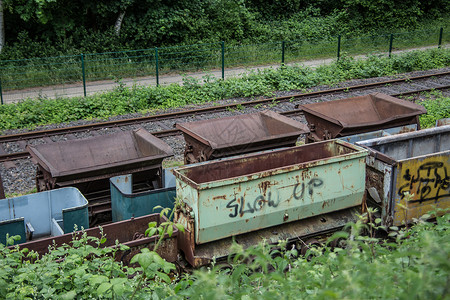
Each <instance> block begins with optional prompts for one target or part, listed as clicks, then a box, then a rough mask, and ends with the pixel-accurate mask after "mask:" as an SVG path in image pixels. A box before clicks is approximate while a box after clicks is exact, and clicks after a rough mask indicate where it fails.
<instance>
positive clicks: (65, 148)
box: [27, 128, 172, 226]
mask: <svg viewBox="0 0 450 300" xmlns="http://www.w3.org/2000/svg"><path fill="white" fill-rule="evenodd" d="M27 150H28V151H29V152H30V154H31V156H32V158H33V160H34V161H35V162H36V163H37V164H38V167H37V173H36V188H37V190H38V191H46V190H52V189H55V188H60V187H66V186H73V187H76V188H78V189H79V190H80V191H81V193H83V195H84V196H85V197H86V199H87V200H88V201H89V215H90V222H89V224H90V226H94V225H97V224H101V223H104V222H109V221H111V201H110V185H109V178H111V177H114V176H119V175H124V174H133V184H134V183H136V184H137V185H148V186H149V185H150V184H151V183H152V182H158V184H159V185H161V183H162V179H161V174H162V161H163V159H164V158H166V157H168V156H171V155H172V149H171V148H170V147H169V146H168V145H167V144H166V143H165V142H163V141H162V140H160V139H158V138H156V137H154V136H153V135H151V134H150V133H149V132H147V131H146V130H145V129H142V128H141V129H138V130H135V131H127V132H121V133H117V134H110V135H104V136H100V137H95V138H88V139H80V140H74V141H65V142H58V143H51V144H45V145H37V146H27ZM133 188H134V187H133Z"/></svg>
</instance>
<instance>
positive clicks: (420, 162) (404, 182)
mask: <svg viewBox="0 0 450 300" xmlns="http://www.w3.org/2000/svg"><path fill="white" fill-rule="evenodd" d="M449 154H450V151H449V152H447V153H439V154H436V155H428V156H425V157H418V158H415V159H407V160H404V161H400V162H398V165H397V172H396V173H397V174H396V186H395V198H394V202H395V207H394V225H400V224H404V223H410V222H411V221H412V219H413V218H419V217H421V216H422V215H424V214H426V213H428V212H429V211H432V210H435V209H436V208H443V209H446V208H450V156H449ZM405 192H409V193H410V194H411V195H412V197H411V199H409V201H407V198H406V197H405V195H404V193H405Z"/></svg>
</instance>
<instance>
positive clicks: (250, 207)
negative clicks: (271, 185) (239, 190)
mask: <svg viewBox="0 0 450 300" xmlns="http://www.w3.org/2000/svg"><path fill="white" fill-rule="evenodd" d="M239 199H240V201H239V202H238V201H237V199H236V198H234V199H233V200H231V201H230V202H228V204H227V208H232V209H233V212H232V213H230V214H229V216H230V218H235V217H237V216H238V215H239V216H241V217H242V216H243V215H245V214H246V213H251V214H253V213H255V212H257V211H260V210H261V209H263V207H265V206H266V205H267V206H269V207H277V206H278V204H280V198H279V197H278V196H277V200H276V201H274V200H272V192H269V193H268V196H267V199H266V198H265V197H264V196H263V195H259V196H258V197H256V198H255V200H254V201H253V202H252V201H249V202H247V208H245V204H246V202H245V199H244V197H240V198H239Z"/></svg>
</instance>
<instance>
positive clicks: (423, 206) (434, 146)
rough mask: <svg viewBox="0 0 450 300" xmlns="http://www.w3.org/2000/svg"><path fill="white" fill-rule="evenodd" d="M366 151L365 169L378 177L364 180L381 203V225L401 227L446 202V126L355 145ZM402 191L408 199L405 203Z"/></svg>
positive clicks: (449, 195)
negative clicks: (409, 199)
mask: <svg viewBox="0 0 450 300" xmlns="http://www.w3.org/2000/svg"><path fill="white" fill-rule="evenodd" d="M357 144H358V145H361V146H365V147H367V148H368V149H369V152H370V155H369V156H368V157H367V166H368V168H373V170H375V171H374V172H372V171H369V172H368V174H375V173H377V172H378V173H379V174H382V176H383V178H382V182H383V184H382V185H380V184H379V183H377V182H376V181H370V180H368V181H367V188H368V189H371V188H372V189H373V190H372V191H376V192H377V195H376V197H379V198H380V199H381V201H382V203H381V206H382V218H383V223H384V225H388V226H390V225H403V224H405V223H411V222H412V221H413V218H419V217H420V216H422V215H424V214H426V213H428V212H429V211H431V210H434V209H435V208H448V207H449V201H450V190H449V189H450V177H449V175H450V173H449V170H450V165H449V157H450V125H446V126H441V127H435V128H429V129H424V130H420V131H416V132H410V133H404V134H398V135H394V136H387V137H383V138H376V139H372V140H366V141H362V142H357ZM405 192H409V193H410V194H411V195H413V196H412V198H411V201H408V202H407V201H406V199H407V198H406V197H405V195H404V194H405Z"/></svg>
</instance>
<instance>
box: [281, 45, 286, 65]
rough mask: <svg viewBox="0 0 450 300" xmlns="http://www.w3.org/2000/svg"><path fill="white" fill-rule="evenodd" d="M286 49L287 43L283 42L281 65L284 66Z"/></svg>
mask: <svg viewBox="0 0 450 300" xmlns="http://www.w3.org/2000/svg"><path fill="white" fill-rule="evenodd" d="M285 49H286V42H285V41H282V42H281V63H282V64H283V65H284V50H285Z"/></svg>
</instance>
